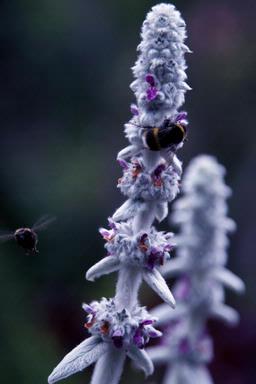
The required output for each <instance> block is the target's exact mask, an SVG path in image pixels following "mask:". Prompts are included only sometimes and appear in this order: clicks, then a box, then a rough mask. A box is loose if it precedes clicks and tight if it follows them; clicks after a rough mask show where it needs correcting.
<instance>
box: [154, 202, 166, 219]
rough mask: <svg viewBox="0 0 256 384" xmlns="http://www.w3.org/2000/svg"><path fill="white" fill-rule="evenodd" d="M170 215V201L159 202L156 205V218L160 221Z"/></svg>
mask: <svg viewBox="0 0 256 384" xmlns="http://www.w3.org/2000/svg"><path fill="white" fill-rule="evenodd" d="M167 215H168V203H167V201H164V202H162V203H159V204H157V206H156V218H157V220H158V221H159V223H160V222H161V221H163V220H164V219H165V218H166V216H167Z"/></svg>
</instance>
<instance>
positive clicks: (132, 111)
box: [130, 104, 139, 116]
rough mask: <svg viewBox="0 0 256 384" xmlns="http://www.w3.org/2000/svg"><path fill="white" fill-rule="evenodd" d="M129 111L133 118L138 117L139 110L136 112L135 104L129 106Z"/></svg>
mask: <svg viewBox="0 0 256 384" xmlns="http://www.w3.org/2000/svg"><path fill="white" fill-rule="evenodd" d="M130 110H131V113H132V114H133V115H134V116H138V115H139V110H138V107H137V105H136V104H131V107H130Z"/></svg>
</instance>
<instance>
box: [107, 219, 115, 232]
mask: <svg viewBox="0 0 256 384" xmlns="http://www.w3.org/2000/svg"><path fill="white" fill-rule="evenodd" d="M108 225H109V226H110V228H111V229H116V223H115V222H114V220H113V219H112V217H109V218H108Z"/></svg>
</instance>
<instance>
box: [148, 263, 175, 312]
mask: <svg viewBox="0 0 256 384" xmlns="http://www.w3.org/2000/svg"><path fill="white" fill-rule="evenodd" d="M143 278H144V280H145V281H146V283H147V284H148V285H149V286H150V287H151V288H152V289H153V290H154V291H155V292H156V293H157V294H158V295H159V296H160V297H161V298H162V299H163V300H164V301H165V302H166V303H167V304H169V305H170V306H171V307H172V308H175V299H174V297H173V295H172V293H171V291H170V289H169V287H168V285H167V284H166V281H165V280H164V278H163V277H162V275H161V273H160V272H159V271H158V270H157V269H156V268H154V269H153V270H152V271H146V270H145V271H144V272H143Z"/></svg>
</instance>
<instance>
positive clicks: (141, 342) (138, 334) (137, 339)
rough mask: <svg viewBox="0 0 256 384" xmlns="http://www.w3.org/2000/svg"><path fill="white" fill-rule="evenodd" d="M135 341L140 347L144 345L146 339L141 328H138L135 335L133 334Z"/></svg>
mask: <svg viewBox="0 0 256 384" xmlns="http://www.w3.org/2000/svg"><path fill="white" fill-rule="evenodd" d="M133 342H134V344H135V345H136V346H137V347H138V348H143V347H144V339H143V336H142V331H141V329H140V328H137V330H136V332H135V335H134V336H133Z"/></svg>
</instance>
